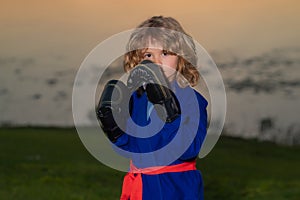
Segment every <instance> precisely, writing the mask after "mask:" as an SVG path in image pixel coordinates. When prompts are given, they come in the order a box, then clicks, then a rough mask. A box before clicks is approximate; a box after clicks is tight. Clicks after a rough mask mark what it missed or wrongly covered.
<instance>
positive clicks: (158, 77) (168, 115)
mask: <svg viewBox="0 0 300 200" xmlns="http://www.w3.org/2000/svg"><path fill="white" fill-rule="evenodd" d="M127 86H128V88H129V89H131V90H136V89H137V88H139V87H140V86H143V87H144V89H145V90H146V93H147V97H148V100H149V101H150V102H151V103H153V104H159V105H161V106H162V107H163V110H162V109H161V107H155V108H157V111H158V112H157V113H158V115H159V117H160V118H162V119H163V120H165V121H166V122H172V121H173V120H174V119H176V118H177V117H178V116H179V115H180V106H179V103H178V101H177V99H176V96H175V94H174V93H173V92H172V91H171V89H169V88H168V82H167V80H166V78H165V77H164V75H163V73H162V71H161V70H160V67H159V66H158V65H156V64H154V63H153V62H151V61H148V60H145V61H143V62H142V63H141V64H138V65H137V66H136V67H135V68H133V70H132V71H131V73H130V75H129V78H128V81H127Z"/></svg>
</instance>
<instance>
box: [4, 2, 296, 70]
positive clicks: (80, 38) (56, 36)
mask: <svg viewBox="0 0 300 200" xmlns="http://www.w3.org/2000/svg"><path fill="white" fill-rule="evenodd" d="M299 11H300V2H299V1H297V0H253V1H244V0H242V1H241V0H220V1H216V0H200V1H195V0H185V1H169V0H164V1H155V0H154V1H137V0H131V1H127V0H125V1H120V0H110V1H103V0H102V1H101V0H100V1H99V0H97V1H96V0H92V1H91V0H89V1H83V0H62V1H58V0H53V1H38V0H27V1H24V0H2V1H1V7H0V27H1V34H0V43H1V46H0V56H2V57H6V56H36V57H40V56H42V57H44V56H46V57H47V56H54V57H55V56H58V57H65V56H66V57H68V59H70V61H71V60H72V61H73V62H70V64H74V65H76V64H77V65H79V63H80V61H81V60H82V59H83V58H84V57H85V56H86V54H87V53H88V52H89V51H90V50H91V49H92V48H93V47H95V46H96V45H97V44H98V43H99V42H101V41H103V40H104V39H106V38H108V37H109V36H111V35H113V34H117V33H119V32H121V31H124V30H128V29H132V28H134V27H135V26H136V25H138V24H139V23H140V22H141V21H143V20H145V19H146V18H148V17H151V16H153V15H165V16H172V17H174V18H176V19H178V20H179V21H180V22H181V24H182V25H183V26H184V28H185V29H186V30H187V32H188V33H190V34H191V35H192V36H193V37H194V38H195V39H196V40H197V41H198V42H199V43H200V44H202V45H203V46H204V48H206V49H207V50H209V51H212V50H232V51H236V52H240V53H244V54H253V53H259V52H261V51H265V50H268V49H270V48H278V47H279V48H280V47H285V46H294V45H297V44H299V35H300V20H299V15H300V14H299V13H300V12H299Z"/></svg>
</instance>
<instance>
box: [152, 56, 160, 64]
mask: <svg viewBox="0 0 300 200" xmlns="http://www.w3.org/2000/svg"><path fill="white" fill-rule="evenodd" d="M152 62H154V63H155V64H157V65H161V64H162V61H161V58H160V57H155V58H154V59H153V61H152Z"/></svg>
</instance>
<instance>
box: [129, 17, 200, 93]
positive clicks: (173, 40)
mask: <svg viewBox="0 0 300 200" xmlns="http://www.w3.org/2000/svg"><path fill="white" fill-rule="evenodd" d="M149 42H151V43H159V44H161V45H162V47H163V50H164V51H167V52H168V53H170V54H173V55H177V56H178V65H177V69H176V70H177V74H178V76H176V80H177V82H178V84H179V85H180V86H182V87H185V86H187V85H188V84H190V85H191V86H195V85H197V83H198V81H199V76H200V75H199V72H198V70H197V69H196V67H195V66H196V65H197V56H196V50H195V44H194V42H193V39H192V38H191V37H190V36H189V35H188V34H187V33H186V32H185V31H184V30H183V28H182V26H181V25H180V24H179V22H178V21H177V20H175V19H174V18H172V17H163V16H154V17H151V18H149V19H147V20H146V21H144V22H142V23H141V24H140V25H139V26H138V27H137V28H136V29H135V30H134V31H133V33H132V34H131V36H130V39H129V42H128V44H127V47H126V50H127V53H126V54H125V56H124V70H125V72H128V71H130V70H131V69H132V68H134V67H135V66H136V65H137V64H138V63H140V62H141V61H142V60H143V53H144V52H145V50H147V46H148V45H149Z"/></svg>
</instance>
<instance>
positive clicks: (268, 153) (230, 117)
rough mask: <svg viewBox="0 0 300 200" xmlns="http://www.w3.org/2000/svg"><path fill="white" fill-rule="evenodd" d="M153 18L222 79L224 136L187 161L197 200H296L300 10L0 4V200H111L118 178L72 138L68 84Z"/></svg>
mask: <svg viewBox="0 0 300 200" xmlns="http://www.w3.org/2000/svg"><path fill="white" fill-rule="evenodd" d="M153 15H164V16H171V17H174V18H176V19H177V20H178V21H179V22H180V23H181V24H182V25H183V27H184V29H185V30H186V31H187V32H188V33H189V34H190V35H191V36H192V37H193V38H194V39H195V40H196V41H198V42H199V43H200V44H201V45H202V46H203V47H204V48H205V49H206V50H207V51H208V53H209V54H210V55H211V57H212V58H213V60H214V61H215V63H216V64H217V66H218V69H219V70H220V72H221V74H222V77H223V80H224V84H225V89H226V94H227V115H226V120H225V126H224V132H223V133H222V135H221V138H220V139H219V141H218V142H217V144H216V146H215V147H214V149H213V151H211V152H210V153H209V155H208V156H206V157H205V158H203V159H197V166H198V169H200V170H201V172H202V173H203V180H204V191H205V199H247V200H250V199H253V200H258V199H295V200H296V199H297V200H298V199H299V196H300V190H299V188H300V179H299V177H300V171H299V168H300V159H299V153H300V146H299V144H300V118H299V113H300V68H299V66H300V43H299V41H300V40H299V35H300V18H299V17H300V1H298V0H252V1H243V0H219V1H216V0H199V1H195V0H185V1H170V0H164V1H157V0H152V1H138V0H130V1H119V0H110V1H104V0H88V1H83V0H60V1H58V0H52V1H38V0H27V1H24V0H1V4H0V29H1V31H0V44H1V45H0V199H6V200H10V199H12V200H17V199H20V200H24V199H30V200H31V199H43V200H47V199H49V200H53V199H66V200H69V199H78V200H82V199H92V200H93V199H95V200H96V199H97V200H98V199H105V200H106V199H108V200H109V199H118V198H119V196H120V193H121V185H122V178H123V176H124V173H123V172H118V171H117V170H114V169H111V168H110V167H107V166H105V165H104V164H102V163H100V162H99V161H98V160H96V159H95V158H94V157H92V155H91V154H89V152H88V151H87V149H86V148H85V147H84V145H83V144H82V142H81V140H80V138H79V137H78V135H77V132H76V130H75V128H74V122H73V117H72V90H73V84H74V80H75V77H76V73H77V71H78V69H79V67H80V65H81V63H82V62H83V61H84V59H85V58H86V56H87V55H88V54H89V53H90V52H91V50H92V49H93V48H94V47H96V46H97V45H98V44H99V43H101V42H103V41H104V40H106V39H107V38H109V37H111V36H112V35H114V34H118V33H120V32H122V31H126V30H129V29H132V28H135V27H136V26H137V25H138V24H139V23H140V22H142V21H144V20H145V19H147V18H149V17H152V16H153ZM99 67H101V66H99ZM95 70H97V66H96V68H95ZM111 72H112V71H108V74H109V73H111ZM91 73H93V72H91ZM110 75H111V74H110ZM91 77H92V76H91ZM89 78H90V74H87V77H86V80H87V82H88V83H89V82H90V83H91V84H94V82H95V80H90V79H89ZM76 87H80V85H76ZM82 116H83V118H84V119H85V120H84V121H85V122H86V123H87V124H89V121H91V111H87V112H86V113H82ZM245 139H246V140H245ZM96 142H97V141H95V143H96ZM99 142H100V141H99ZM99 144H100V143H99ZM102 153H103V154H105V152H102ZM101 156H102V155H101Z"/></svg>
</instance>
